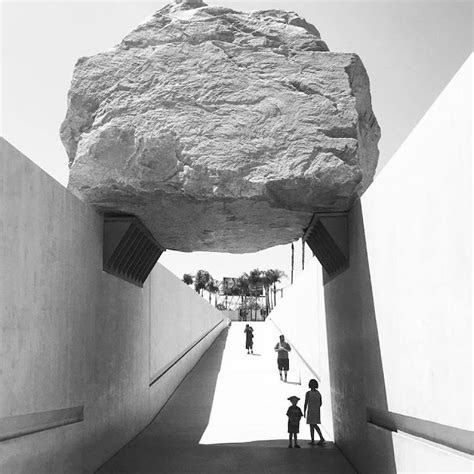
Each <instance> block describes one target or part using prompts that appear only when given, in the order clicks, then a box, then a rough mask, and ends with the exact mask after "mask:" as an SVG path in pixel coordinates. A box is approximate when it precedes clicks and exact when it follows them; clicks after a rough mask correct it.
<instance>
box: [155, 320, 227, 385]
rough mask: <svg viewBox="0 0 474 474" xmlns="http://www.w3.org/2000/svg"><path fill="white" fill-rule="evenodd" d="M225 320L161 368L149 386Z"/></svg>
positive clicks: (221, 321)
mask: <svg viewBox="0 0 474 474" xmlns="http://www.w3.org/2000/svg"><path fill="white" fill-rule="evenodd" d="M223 322H224V319H221V320H220V321H219V322H218V323H217V324H216V325H215V326H213V327H212V328H211V329H209V330H208V331H206V332H205V333H204V334H203V335H202V336H201V337H199V338H198V339H197V340H196V341H195V342H193V343H192V344H191V345H190V346H188V348H187V349H185V350H184V351H183V352H181V353H180V354H178V355H177V356H176V357H175V358H174V359H172V360H171V362H169V363H168V364H166V365H165V366H164V367H163V368H162V369H160V370H159V371H158V372H157V373H156V374H155V375H154V376H153V377H152V378H151V379H150V383H149V387H151V386H152V385H153V384H154V383H156V382H157V381H158V380H159V379H160V378H161V377H163V375H165V374H166V372H168V371H169V370H170V369H171V368H173V367H174V366H175V365H176V364H177V363H178V362H179V361H180V360H181V359H182V358H183V357H184V356H185V355H186V354H187V353H188V352H190V351H191V350H192V349H194V347H196V346H197V345H198V344H199V343H200V342H201V341H202V340H203V339H204V338H206V337H207V336H208V335H209V334H210V333H211V332H212V331H214V329H216V328H217V327H218V326H219V325H220V324H222V323H223Z"/></svg>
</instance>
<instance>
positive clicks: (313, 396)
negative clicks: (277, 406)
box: [275, 334, 326, 448]
mask: <svg viewBox="0 0 474 474" xmlns="http://www.w3.org/2000/svg"><path fill="white" fill-rule="evenodd" d="M275 351H276V352H278V358H277V364H278V370H279V372H280V380H283V376H282V372H283V373H284V376H285V382H286V381H287V376H288V371H289V370H290V359H289V356H288V353H289V352H290V351H291V347H290V345H289V344H288V343H287V342H286V341H285V336H284V335H283V334H282V335H281V336H280V341H279V342H278V343H277V344H276V346H275ZM318 387H319V384H318V381H317V380H316V379H311V380H310V381H309V391H308V392H306V396H305V401H304V414H303V413H302V412H301V409H300V407H299V406H298V405H297V403H298V401H299V397H296V396H292V397H289V398H288V400H290V402H291V406H290V407H289V408H288V410H287V412H286V416H287V417H288V433H289V441H290V444H289V445H288V447H289V448H292V447H293V445H292V440H293V439H294V446H295V448H299V447H300V446H299V445H298V436H297V435H298V433H299V429H300V420H301V418H302V417H303V416H304V417H306V423H307V424H308V425H309V430H310V434H311V441H310V443H309V444H310V445H311V446H315V443H314V431H315V430H316V431H317V433H318V435H319V442H318V445H319V446H323V445H324V444H325V443H326V441H325V439H324V437H323V434H322V433H321V429H320V428H319V426H318V424H320V423H321V405H322V402H323V401H322V397H321V393H319V391H318Z"/></svg>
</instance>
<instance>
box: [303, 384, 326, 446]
mask: <svg viewBox="0 0 474 474" xmlns="http://www.w3.org/2000/svg"><path fill="white" fill-rule="evenodd" d="M318 386H319V385H318V381H317V380H315V379H311V380H310V381H309V388H310V390H309V391H308V392H306V397H305V400H304V416H305V417H306V423H307V424H308V425H309V431H310V433H311V442H310V443H308V444H310V445H311V446H314V430H316V431H317V432H318V435H319V442H318V446H324V445H325V444H326V441H325V440H324V438H323V434H322V433H321V430H320V429H319V426H318V423H321V410H320V408H321V405H322V403H323V401H322V397H321V394H320V393H319V392H318V390H317V388H318Z"/></svg>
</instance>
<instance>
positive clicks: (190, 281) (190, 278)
mask: <svg viewBox="0 0 474 474" xmlns="http://www.w3.org/2000/svg"><path fill="white" fill-rule="evenodd" d="M183 281H184V283H186V285H192V284H193V281H194V278H193V276H192V275H190V274H189V273H185V274H184V275H183Z"/></svg>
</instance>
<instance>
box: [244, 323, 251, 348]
mask: <svg viewBox="0 0 474 474" xmlns="http://www.w3.org/2000/svg"><path fill="white" fill-rule="evenodd" d="M244 333H245V348H246V349H247V354H250V351H252V354H253V328H252V327H251V326H250V325H248V324H246V325H245V329H244Z"/></svg>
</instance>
